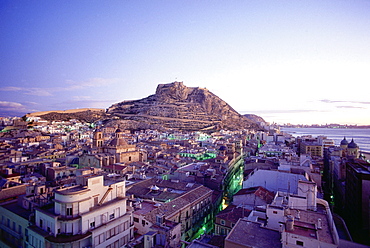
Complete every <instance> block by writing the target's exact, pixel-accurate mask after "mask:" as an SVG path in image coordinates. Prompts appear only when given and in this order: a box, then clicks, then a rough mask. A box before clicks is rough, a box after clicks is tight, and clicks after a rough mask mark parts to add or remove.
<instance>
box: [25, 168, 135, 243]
mask: <svg viewBox="0 0 370 248" xmlns="http://www.w3.org/2000/svg"><path fill="white" fill-rule="evenodd" d="M77 184H78V185H76V186H71V187H66V188H61V189H57V190H55V192H54V200H53V202H54V203H53V204H47V205H44V206H41V207H35V213H34V217H33V218H34V224H33V225H31V226H28V227H27V229H26V230H25V233H26V244H27V245H28V246H29V247H40V248H43V247H45V248H49V247H50V248H51V247H81V248H82V247H96V248H99V247H121V246H124V245H125V244H127V243H128V242H130V241H131V240H132V239H133V220H132V212H131V210H130V209H129V208H128V207H127V206H126V197H125V192H126V190H125V182H124V181H120V182H115V181H109V180H104V177H103V176H99V175H82V176H79V177H77Z"/></svg>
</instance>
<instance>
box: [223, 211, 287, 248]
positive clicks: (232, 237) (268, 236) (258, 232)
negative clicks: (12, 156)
mask: <svg viewBox="0 0 370 248" xmlns="http://www.w3.org/2000/svg"><path fill="white" fill-rule="evenodd" d="M226 242H228V243H234V244H235V245H241V246H243V247H258V248H264V247H266V248H270V247H282V246H281V242H280V233H279V232H278V231H275V230H271V229H267V228H265V227H262V226H261V224H260V223H255V222H251V221H248V220H247V219H246V218H243V219H240V220H239V221H238V222H237V223H236V225H235V227H234V228H233V229H232V230H231V232H230V233H229V235H228V236H227V237H226V239H225V244H226Z"/></svg>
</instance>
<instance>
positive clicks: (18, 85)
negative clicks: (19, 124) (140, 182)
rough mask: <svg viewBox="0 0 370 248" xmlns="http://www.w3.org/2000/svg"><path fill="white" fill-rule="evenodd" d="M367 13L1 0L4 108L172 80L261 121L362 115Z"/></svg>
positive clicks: (130, 93)
mask: <svg viewBox="0 0 370 248" xmlns="http://www.w3.org/2000/svg"><path fill="white" fill-rule="evenodd" d="M369 13H370V1H365V0H364V1H360V0H355V1H349V0H344V1H340V0H335V1H334V0H331V1H325V0H324V1H323V0H317V1H292V0H291V1H279V0H271V1H261V0H256V1H247V0H245V1H201V0H194V1H170V0H167V1H155V0H150V1H140V0H138V1H87V0H86V1H78V0H77V1H76V0H75V1H64V0H63V1H57V0H55V1H25V0H24V1H15V0H11V1H7V0H2V1H1V2H0V44H1V45H0V82H1V86H0V115H1V116H4V115H9V114H12V115H18V116H21V115H23V114H25V113H27V112H35V111H44V110H66V109H72V108H86V107H93V108H108V107H109V106H110V105H112V104H113V103H116V102H120V101H123V100H130V99H141V98H144V97H146V96H148V95H151V94H154V93H155V89H156V87H157V85H158V84H159V83H170V82H173V81H176V80H177V81H183V82H184V84H185V85H186V86H189V87H205V88H207V89H209V90H210V91H211V92H213V93H215V94H216V95H218V96H219V97H220V98H222V99H223V100H225V101H226V102H227V103H229V104H230V105H231V106H232V107H233V108H234V109H235V110H237V111H238V112H239V113H241V114H245V113H254V114H257V115H260V116H262V117H263V118H265V119H266V120H267V121H269V122H278V123H287V122H290V123H308V124H310V123H349V124H355V123H357V124H370V98H369V96H368V95H369V93H368V89H367V87H368V86H367V85H369V83H370V45H369V44H370V14H369ZM365 88H366V89H365Z"/></svg>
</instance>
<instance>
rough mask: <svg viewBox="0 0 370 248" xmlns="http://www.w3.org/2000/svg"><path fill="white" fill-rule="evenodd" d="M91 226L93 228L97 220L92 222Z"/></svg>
mask: <svg viewBox="0 0 370 248" xmlns="http://www.w3.org/2000/svg"><path fill="white" fill-rule="evenodd" d="M90 228H91V229H92V228H95V221H93V222H90Z"/></svg>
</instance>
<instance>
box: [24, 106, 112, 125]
mask: <svg viewBox="0 0 370 248" xmlns="http://www.w3.org/2000/svg"><path fill="white" fill-rule="evenodd" d="M26 116H28V117H31V116H39V117H41V118H42V119H44V120H47V121H56V120H58V121H69V120H70V119H76V120H80V121H82V122H89V123H93V122H96V121H98V120H102V119H105V118H107V115H106V113H105V109H96V108H91V109H90V108H84V109H70V110H54V111H43V112H35V113H30V114H27V115H26Z"/></svg>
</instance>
